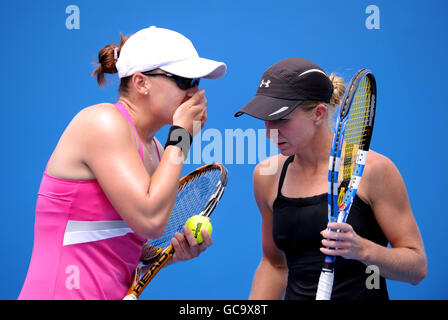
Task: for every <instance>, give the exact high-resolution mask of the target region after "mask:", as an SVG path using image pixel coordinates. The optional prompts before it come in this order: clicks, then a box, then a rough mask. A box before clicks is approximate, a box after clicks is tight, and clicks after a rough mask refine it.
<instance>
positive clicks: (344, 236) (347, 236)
mask: <svg viewBox="0 0 448 320" xmlns="http://www.w3.org/2000/svg"><path fill="white" fill-rule="evenodd" d="M321 234H322V237H324V238H325V239H328V240H339V241H351V240H352V239H353V236H352V234H351V233H348V232H336V231H330V230H324V231H322V232H321Z"/></svg>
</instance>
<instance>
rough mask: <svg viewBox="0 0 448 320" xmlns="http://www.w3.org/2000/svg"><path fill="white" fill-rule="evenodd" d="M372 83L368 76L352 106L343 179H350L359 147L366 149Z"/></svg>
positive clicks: (343, 163)
mask: <svg viewBox="0 0 448 320" xmlns="http://www.w3.org/2000/svg"><path fill="white" fill-rule="evenodd" d="M371 98H372V96H371V83H370V80H369V78H368V77H364V79H363V80H362V81H361V83H360V84H359V87H358V89H357V91H356V94H355V96H354V97H353V101H352V104H351V107H350V112H349V115H348V120H347V124H346V129H345V134H344V145H343V146H342V152H341V166H342V168H341V169H342V171H343V174H342V177H341V178H342V179H343V181H348V180H350V178H351V176H352V174H353V168H354V167H355V163H356V156H357V154H358V150H359V149H364V142H365V139H366V136H367V129H368V121H369V118H370V110H371V109H370V107H369V106H370V102H371Z"/></svg>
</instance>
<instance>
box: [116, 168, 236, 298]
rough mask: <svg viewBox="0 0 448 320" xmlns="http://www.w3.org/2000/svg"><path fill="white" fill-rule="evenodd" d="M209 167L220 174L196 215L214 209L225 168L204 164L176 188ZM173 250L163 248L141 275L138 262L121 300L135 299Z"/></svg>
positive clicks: (171, 254)
mask: <svg viewBox="0 0 448 320" xmlns="http://www.w3.org/2000/svg"><path fill="white" fill-rule="evenodd" d="M211 169H220V170H221V176H220V179H219V181H218V183H217V185H216V187H215V190H214V191H213V193H212V195H211V196H210V198H209V200H208V201H207V203H206V204H205V206H204V209H203V210H202V211H201V212H200V213H198V215H203V216H205V217H210V215H211V214H212V212H213V210H215V208H216V206H217V204H218V203H219V201H220V200H221V197H222V195H223V193H224V190H225V188H226V186H227V180H228V172H227V169H226V168H225V167H224V166H223V165H222V164H218V163H213V164H207V165H204V166H202V167H200V168H198V169H196V170H194V171H193V172H191V173H189V174H187V175H186V176H184V177H183V178H182V179H181V180H180V181H179V187H178V190H182V188H183V187H184V186H185V185H186V182H187V181H189V180H191V179H193V178H194V177H195V176H197V175H200V174H201V173H202V172H205V171H207V170H211ZM174 252H175V250H174V247H173V245H172V244H170V245H169V246H168V247H167V248H165V249H164V250H163V251H162V253H161V254H160V256H159V257H158V258H157V260H156V261H154V262H153V263H152V264H151V266H150V267H149V268H148V270H147V271H146V272H145V274H144V275H143V276H142V277H140V274H141V270H142V268H143V267H144V264H143V263H141V262H140V263H139V265H138V266H137V268H136V270H135V274H134V281H133V283H132V284H131V286H130V288H129V290H128V292H127V294H126V296H125V297H124V298H123V300H137V299H138V298H139V297H140V295H141V294H142V292H143V290H144V289H145V288H146V287H147V285H148V284H149V283H150V282H151V280H152V279H153V278H154V277H155V276H156V275H157V273H159V271H160V270H161V269H162V268H163V267H164V266H165V265H166V264H167V262H168V261H170V260H171V258H172V257H173V256H174Z"/></svg>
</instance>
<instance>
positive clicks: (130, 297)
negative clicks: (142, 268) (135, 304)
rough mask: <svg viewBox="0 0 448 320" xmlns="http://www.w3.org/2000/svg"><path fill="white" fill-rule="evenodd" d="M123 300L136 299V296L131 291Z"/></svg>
mask: <svg viewBox="0 0 448 320" xmlns="http://www.w3.org/2000/svg"><path fill="white" fill-rule="evenodd" d="M123 300H137V297H136V296H135V294H132V293H131V294H128V295H127V296H126V297H124V298H123Z"/></svg>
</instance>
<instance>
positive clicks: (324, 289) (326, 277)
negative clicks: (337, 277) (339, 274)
mask: <svg viewBox="0 0 448 320" xmlns="http://www.w3.org/2000/svg"><path fill="white" fill-rule="evenodd" d="M333 280H334V271H333V270H322V272H321V273H320V277H319V284H318V286H317V294H316V300H330V298H331V292H332V291H333Z"/></svg>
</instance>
